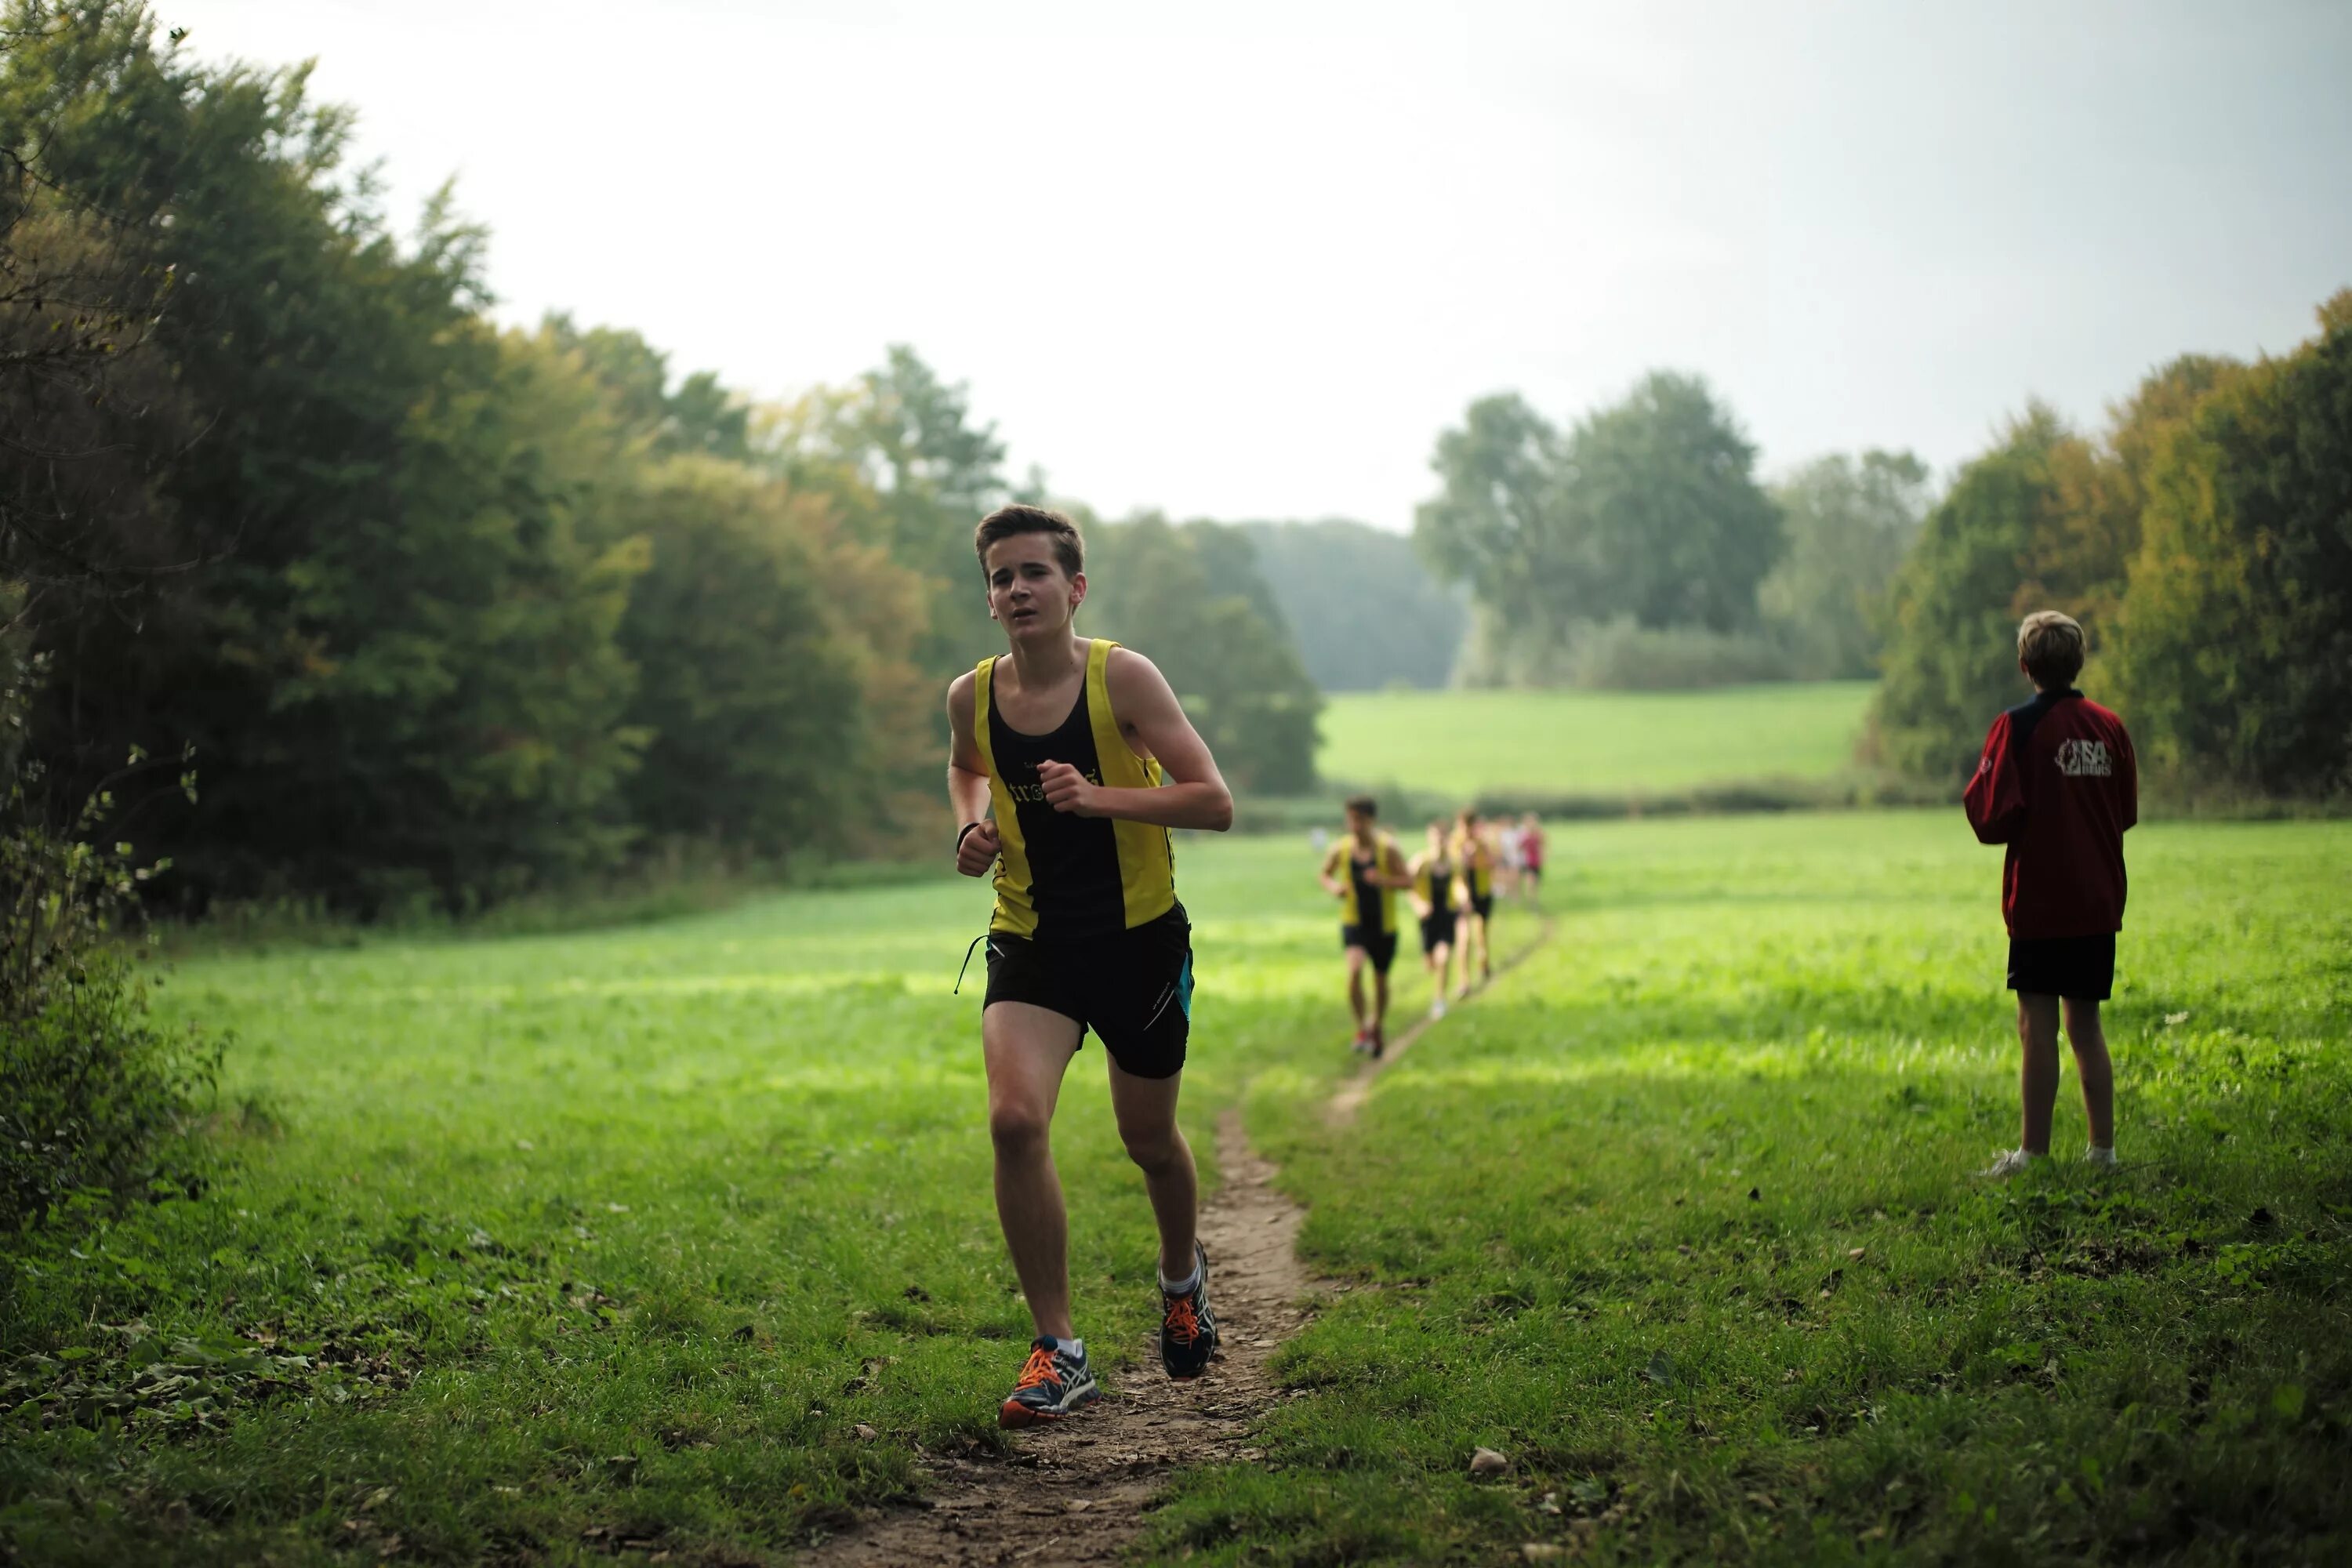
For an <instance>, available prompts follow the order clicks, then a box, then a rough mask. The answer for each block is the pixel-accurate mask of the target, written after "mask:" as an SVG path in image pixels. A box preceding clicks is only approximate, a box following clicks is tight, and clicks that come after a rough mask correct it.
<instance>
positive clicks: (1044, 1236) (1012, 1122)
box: [980, 1002, 1191, 1339]
mask: <svg viewBox="0 0 2352 1568" xmlns="http://www.w3.org/2000/svg"><path fill="white" fill-rule="evenodd" d="M980 1037H981V1046H982V1056H983V1058H984V1059H985V1061H986V1063H987V1067H988V1135H989V1138H990V1140H991V1141H992V1142H993V1143H994V1144H995V1146H996V1218H997V1223H998V1224H1000V1225H1001V1226H1003V1227H1004V1244H1005V1246H1006V1247H1007V1248H1008V1249H1010V1250H1011V1252H1012V1254H1013V1271H1014V1272H1015V1273H1017V1274H1018V1275H1020V1276H1021V1293H1022V1295H1023V1296H1024V1297H1026V1298H1027V1299H1028V1302H1029V1316H1030V1318H1031V1319H1032V1320H1033V1321H1034V1322H1035V1323H1036V1325H1037V1331H1038V1332H1039V1333H1041V1334H1051V1335H1053V1336H1054V1337H1055V1339H1069V1338H1072V1337H1074V1331H1073V1330H1072V1329H1071V1327H1070V1223H1069V1215H1068V1214H1067V1212H1066V1210H1065V1209H1064V1208H1063V1206H1062V1177H1061V1173H1059V1172H1058V1171H1056V1170H1055V1168H1054V1144H1053V1125H1054V1107H1055V1104H1056V1103H1057V1102H1058V1101H1059V1100H1060V1099H1061V1094H1062V1075H1063V1073H1064V1072H1065V1071H1066V1070H1067V1069H1068V1068H1069V1065H1070V1058H1072V1057H1073V1056H1075V1055H1076V1054H1077V1049H1078V1040H1079V1033H1078V1026H1077V1022H1076V1020H1075V1019H1071V1018H1066V1017H1064V1016H1062V1015H1060V1014H1059V1013H1055V1012H1053V1011H1050V1010H1049V1009H1046V1008H1044V1007H1038V1006H1034V1005H1031V1004H1029V1003H1026V1002H998V1003H995V1004H993V1005H991V1006H990V1007H989V1008H988V1009H987V1010H986V1011H985V1012H983V1013H982V1014H981V1023H980ZM1186 1168H1187V1169H1188V1170H1189V1169H1190V1168H1191V1166H1190V1159H1189V1155H1188V1157H1187V1164H1186Z"/></svg>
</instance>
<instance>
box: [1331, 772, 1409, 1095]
mask: <svg viewBox="0 0 2352 1568" xmlns="http://www.w3.org/2000/svg"><path fill="white" fill-rule="evenodd" d="M1379 816H1380V806H1379V805H1377V804H1376V803H1375V802H1374V801H1373V799H1372V797H1371V796H1370V795H1357V796H1355V797H1354V798H1353V799H1351V800H1349V802H1348V832H1347V836H1346V837H1343V838H1341V839H1340V840H1339V842H1338V843H1337V844H1334V845H1332V846H1331V853H1330V854H1328V855H1327V856H1325V857H1324V858H1323V869H1322V871H1321V873H1320V875H1321V878H1322V881H1323V890H1324V891H1325V892H1327V893H1328V894H1330V895H1331V896H1332V897H1333V898H1335V899H1337V900H1339V946H1340V947H1341V948H1342V949H1343V950H1344V951H1345V952H1347V955H1348V1010H1349V1012H1351V1013H1353V1014H1354V1015H1355V1016H1356V1043H1355V1047H1354V1048H1355V1049H1357V1050H1360V1051H1370V1053H1371V1054H1372V1055H1373V1056H1375V1057H1378V1056H1380V1055H1381V1054H1382V1053H1383V1052H1385V1051H1386V1050H1387V1049H1388V1035H1387V1033H1386V1029H1387V1024H1388V1016H1389V966H1390V965H1391V964H1393V963H1395V962H1396V950H1397V929H1396V890H1397V889H1399V888H1409V887H1411V886H1412V873H1411V872H1409V871H1408V870H1407V869H1406V868H1405V863H1404V853H1403V851H1402V850H1400V849H1399V848H1398V847H1397V843H1396V840H1395V839H1394V838H1392V837H1390V836H1389V835H1388V834H1387V833H1385V832H1383V831H1382V830H1381V827H1380V826H1379V823H1378V818H1379ZM1368 963H1369V964H1370V965H1371V969H1372V1009H1371V1016H1370V1018H1369V1019H1367V1018H1366V1017H1365V1015H1364V966H1365V965H1366V964H1368Z"/></svg>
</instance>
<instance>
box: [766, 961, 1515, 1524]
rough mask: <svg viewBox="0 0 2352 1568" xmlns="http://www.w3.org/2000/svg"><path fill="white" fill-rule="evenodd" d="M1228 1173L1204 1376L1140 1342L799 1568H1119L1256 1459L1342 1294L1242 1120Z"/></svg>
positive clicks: (1351, 1087) (1370, 1070)
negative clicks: (1146, 1520)
mask: <svg viewBox="0 0 2352 1568" xmlns="http://www.w3.org/2000/svg"><path fill="white" fill-rule="evenodd" d="M1551 931H1552V924H1551V921H1550V919H1549V917H1546V918H1545V920H1544V922H1543V925H1542V928H1541V929H1540V930H1539V931H1538V932H1537V933H1536V935H1535V937H1534V938H1533V939H1532V940H1530V941H1529V942H1527V943H1526V944H1525V945H1524V946H1522V947H1520V948H1519V949H1518V950H1517V952H1513V953H1511V954H1509V955H1508V956H1507V957H1506V958H1505V959H1504V960H1503V962H1502V963H1499V964H1497V965H1496V969H1495V978H1496V979H1500V978H1501V977H1502V976H1503V975H1505V974H1507V973H1510V971H1511V970H1513V969H1515V968H1517V966H1518V964H1519V963H1520V962H1521V961H1522V960H1524V959H1525V958H1526V957H1527V956H1528V954H1529V953H1531V952H1534V951H1535V950H1536V949H1537V948H1538V947H1541V946H1542V945H1543V944H1544V943H1545V942H1548V941H1549V940H1550V938H1551ZM1486 984H1493V981H1488V982H1487V983H1486ZM1485 989H1486V986H1485V985H1481V986H1480V987H1479V990H1480V991H1484V990H1485ZM1475 999H1476V998H1475V993H1474V994H1473V996H1472V1000H1473V1001H1475ZM1434 1021H1435V1020H1433V1019H1430V1018H1427V1017H1423V1019H1421V1020H1420V1021H1419V1022H1417V1023H1415V1024H1414V1025H1412V1027H1410V1028H1408V1029H1406V1030H1405V1031H1404V1033H1402V1035H1400V1036H1398V1037H1397V1038H1396V1040H1395V1041H1394V1042H1393V1043H1392V1044H1391V1046H1390V1047H1389V1049H1388V1052H1387V1054H1386V1055H1385V1056H1384V1057H1383V1058H1381V1060H1380V1061H1377V1062H1370V1061H1368V1062H1365V1063H1363V1064H1361V1066H1360V1068H1358V1070H1357V1071H1356V1073H1355V1074H1354V1075H1353V1076H1351V1077H1350V1078H1349V1079H1348V1080H1347V1081H1346V1082H1345V1083H1344V1084H1342V1085H1341V1086H1340V1088H1339V1092H1338V1093H1337V1094H1335V1095H1333V1096H1332V1098H1331V1100H1330V1103H1329V1105H1328V1107H1327V1108H1326V1115H1327V1116H1328V1118H1329V1120H1330V1122H1331V1124H1332V1125H1333V1126H1338V1127H1344V1126H1346V1125H1348V1124H1349V1123H1350V1122H1352V1121H1354V1120H1355V1118H1356V1113H1357V1112H1358V1111H1359V1110H1362V1108H1363V1104H1364V1101H1365V1100H1366V1099H1368V1098H1369V1097H1370V1094H1371V1089H1372V1080H1373V1079H1376V1078H1377V1077H1379V1076H1380V1074H1381V1073H1382V1072H1385V1071H1386V1070H1388V1068H1391V1067H1393V1066H1394V1065H1395V1064H1396V1062H1397V1060H1398V1058H1401V1057H1402V1056H1403V1055H1404V1054H1405V1053H1406V1052H1407V1051H1409V1050H1411V1049H1412V1047H1413V1044H1414V1042H1416V1041H1417V1040H1419V1039H1420V1038H1421V1037H1422V1036H1423V1034H1424V1033H1425V1032H1427V1030H1428V1028H1429V1026H1430V1025H1431V1024H1432V1023H1433V1022H1434ZM1217 1163H1218V1165H1219V1166H1220V1168H1221V1169H1222V1170H1223V1174H1224V1181H1223V1184H1222V1185H1220V1186H1219V1187H1218V1188H1217V1190H1216V1191H1215V1192H1214V1193H1212V1194H1210V1195H1209V1197H1208V1200H1207V1201H1206V1202H1205V1203H1204V1204H1203V1205H1202V1209H1201V1239H1202V1243H1203V1244H1204V1245H1206V1246H1207V1247H1208V1249H1209V1258H1210V1260H1211V1262H1210V1266H1211V1271H1212V1277H1211V1280H1210V1288H1209V1289H1210V1300H1211V1301H1212V1302H1213V1304H1214V1306H1215V1308H1216V1313H1217V1322H1218V1327H1219V1330H1220V1332H1221V1338H1222V1345H1221V1348H1220V1349H1219V1351H1218V1352H1217V1359H1216V1361H1215V1362H1214V1363H1213V1364H1212V1366H1211V1368H1210V1370H1209V1373H1208V1375H1207V1376H1205V1377H1202V1378H1199V1379H1197V1380H1195V1381H1193V1382H1191V1383H1176V1382H1172V1381H1171V1380H1170V1379H1169V1378H1167V1377H1166V1376H1164V1375H1163V1374H1162V1373H1160V1352H1159V1347H1158V1345H1157V1343H1156V1342H1146V1343H1144V1344H1141V1345H1139V1346H1137V1347H1136V1350H1137V1359H1136V1361H1135V1363H1134V1364H1132V1365H1130V1366H1129V1368H1128V1370H1127V1371H1125V1372H1123V1373H1119V1374H1118V1377H1117V1378H1116V1380H1111V1379H1108V1378H1107V1379H1106V1380H1105V1383H1104V1396H1103V1397H1102V1398H1101V1399H1099V1400H1097V1402H1096V1403H1095V1404H1094V1405H1091V1406H1089V1407H1087V1409H1086V1410H1084V1411H1082V1412H1080V1413H1079V1414H1078V1415H1076V1416H1073V1417H1072V1418H1070V1419H1069V1420H1067V1421H1066V1422H1063V1423H1061V1424H1060V1425H1058V1426H1045V1427H1037V1428H1033V1429H1031V1430H1030V1431H1028V1432H1026V1433H1024V1435H1023V1436H1022V1437H1021V1439H1020V1445H1019V1447H1016V1448H1014V1449H1013V1452H1012V1453H1010V1454H1001V1455H999V1454H985V1453H982V1454H973V1455H970V1456H963V1457H952V1456H947V1455H931V1456H929V1457H928V1458H927V1461H926V1466H925V1468H926V1471H927V1475H928V1480H929V1486H928V1487H927V1489H926V1494H925V1497H924V1500H923V1501H922V1502H921V1503H920V1504H919V1505H915V1506H908V1507H900V1508H894V1509H889V1510H880V1511H877V1513H876V1514H875V1515H874V1517H873V1518H872V1519H871V1520H870V1521H868V1522H867V1523H866V1525H865V1526H864V1527H863V1528H861V1529H859V1530H857V1531H854V1532H853V1533H851V1534H848V1535H845V1536H842V1537H839V1538H838V1539H836V1540H834V1541H832V1542H827V1543H826V1544H824V1546H821V1547H818V1548H817V1549H816V1550H814V1551H813V1552H808V1553H807V1554H805V1555H804V1556H803V1558H802V1559H801V1561H802V1562H803V1563H806V1564H808V1565H809V1568H885V1565H892V1568H895V1565H901V1564H903V1565H904V1568H949V1565H954V1568H965V1565H973V1568H978V1565H982V1564H997V1563H1019V1564H1023V1565H1024V1568H1069V1565H1072V1564H1082V1563H1119V1562H1123V1561H1124V1560H1125V1559H1126V1556H1127V1553H1128V1549H1129V1545H1130V1544H1131V1543H1132V1542H1134V1540H1135V1538H1136V1536H1137V1535H1138V1534H1139V1533H1140V1532H1141V1531H1142V1529H1143V1516H1144V1510H1145V1509H1146V1508H1147V1507H1148V1506H1150V1503H1151V1502H1152V1501H1153V1500H1155V1499H1156V1498H1158V1497H1159V1496H1160V1492H1161V1491H1162V1490H1163V1489H1165V1488H1166V1486H1167V1484H1168V1481H1169V1479H1171V1477H1172V1476H1173V1475H1174V1473H1175V1472H1176V1471H1177V1470H1178V1469H1180V1468H1189V1467H1192V1466H1196V1465H1215V1464H1227V1463H1232V1462H1234V1461H1236V1460H1239V1461H1247V1460H1252V1459H1255V1458H1258V1452H1257V1450H1256V1449H1255V1448H1254V1447H1251V1446H1250V1432H1251V1428H1252V1427H1253V1426H1255V1424H1256V1422H1257V1420H1258V1419H1259V1417H1261V1416H1262V1415H1265V1412H1266V1411H1267V1410H1268V1409H1270V1408H1271V1407H1272V1406H1273V1405H1274V1403H1275V1401H1276V1398H1277V1397H1278V1396H1279V1395H1280V1392H1281V1391H1280V1390H1279V1389H1277V1388H1276V1387H1275V1385H1274V1381H1273V1379H1272V1378H1270V1377H1268V1376H1267V1375H1266V1370H1265V1363H1266V1358H1267V1357H1269V1356H1271V1355H1272V1354H1273V1353H1274V1352H1275V1349H1276V1346H1278V1345H1281V1344H1283V1343H1284V1342H1286V1341H1288V1340H1289V1339H1290V1338H1291V1337H1292V1336H1294V1335H1295V1334H1297V1331H1298V1330H1299V1329H1300V1328H1301V1327H1302V1326H1303V1325H1304V1324H1305V1323H1306V1321H1307V1309H1306V1305H1305V1298H1306V1297H1307V1293H1308V1292H1309V1291H1310V1290H1311V1289H1315V1288H1316V1287H1317V1286H1318V1285H1324V1286H1326V1287H1327V1288H1329V1289H1342V1290H1344V1289H1347V1287H1346V1286H1344V1285H1338V1286H1331V1285H1328V1282H1327V1281H1319V1280H1318V1279H1314V1278H1313V1277H1311V1276H1310V1275H1308V1274H1307V1270H1306V1269H1305V1268H1303V1267H1301V1265H1300V1264H1299V1261H1298V1252H1297V1245H1296V1244H1297V1239H1298V1227H1299V1226H1300V1224H1301V1223H1302V1222H1303V1221H1304V1220H1305V1219H1306V1217H1307V1213H1306V1211H1305V1210H1304V1209H1301V1208H1300V1207H1299V1206H1298V1205H1296V1204H1294V1203H1292V1202H1291V1201H1290V1200H1289V1199H1288V1198H1286V1197H1284V1196H1283V1195H1282V1194H1280V1193H1278V1192H1276V1190H1275V1188H1274V1175H1275V1168H1274V1166H1272V1165H1271V1164H1269V1163H1266V1162H1265V1160H1262V1159H1260V1158H1259V1157H1258V1155H1257V1154H1256V1152H1255V1151H1254V1150H1252V1149H1251V1148H1250V1146H1249V1140H1248V1138H1247V1137H1245V1136H1244V1134H1243V1131H1242V1120H1241V1113H1240V1112H1239V1111H1238V1110H1228V1111H1226V1112H1225V1113H1224V1114H1223V1116H1221V1117H1219V1118H1218V1120H1217Z"/></svg>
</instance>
